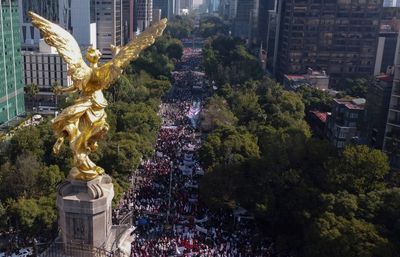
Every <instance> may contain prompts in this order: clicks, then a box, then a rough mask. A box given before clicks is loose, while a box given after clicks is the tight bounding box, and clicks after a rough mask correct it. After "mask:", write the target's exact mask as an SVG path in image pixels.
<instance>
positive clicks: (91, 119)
mask: <svg viewBox="0 0 400 257" xmlns="http://www.w3.org/2000/svg"><path fill="white" fill-rule="evenodd" d="M29 16H30V17H31V18H32V24H33V25H34V26H36V27H37V28H38V29H39V30H40V31H41V32H42V35H43V37H44V40H45V42H46V43H47V44H48V45H50V46H53V47H55V48H56V49H57V51H58V53H59V55H60V56H61V57H62V58H63V60H64V61H65V62H66V63H67V64H68V75H70V76H71V79H72V81H73V84H72V86H70V87H66V88H61V87H59V88H56V90H55V91H56V92H55V93H57V94H60V93H67V92H76V91H77V92H79V93H80V95H79V98H78V99H77V100H76V101H75V102H74V104H73V105H71V106H69V107H67V108H65V109H64V110H63V111H62V112H61V114H60V115H59V116H57V117H56V118H55V119H53V120H52V122H53V129H54V134H55V135H56V137H57V141H56V143H55V144H54V147H53V152H54V153H55V154H58V153H59V151H60V148H61V146H62V145H63V143H64V139H65V138H68V141H69V145H70V148H71V150H72V153H73V157H74V167H73V168H72V169H71V171H70V174H69V176H70V178H73V179H77V180H85V181H88V180H92V179H94V178H96V177H97V176H99V175H102V174H103V173H104V170H103V169H102V168H101V167H99V166H97V165H96V164H95V163H93V162H92V161H91V160H90V158H89V154H90V153H91V152H94V151H96V149H97V141H98V140H99V139H101V138H102V137H103V136H104V135H105V134H106V133H107V131H108V129H109V125H108V123H107V121H106V117H107V115H106V113H105V111H104V108H105V107H106V106H107V100H106V99H105V97H104V95H103V92H102V90H103V89H107V88H108V87H109V86H110V85H111V83H112V82H113V81H114V80H115V79H117V78H118V77H119V76H120V75H121V73H122V71H123V68H125V67H126V66H127V65H128V64H129V63H130V62H131V61H133V60H135V59H137V58H138V57H139V54H140V52H141V51H143V50H144V49H146V48H147V47H149V46H151V45H152V44H153V43H154V42H155V39H156V38H157V37H159V36H161V35H162V32H163V31H164V29H165V27H166V25H167V20H166V19H163V20H161V21H159V22H157V23H155V24H154V25H152V26H151V27H150V28H148V29H147V30H145V31H144V32H143V33H141V34H140V35H139V36H137V37H135V38H133V40H132V41H131V42H129V43H128V44H127V45H125V46H124V47H121V48H120V47H116V46H112V45H111V49H112V51H113V54H114V58H113V59H112V60H111V61H109V62H107V63H105V64H103V65H100V66H98V61H99V59H100V58H101V53H100V51H98V50H97V49H94V48H92V47H89V49H88V51H87V54H86V59H87V60H88V62H89V64H90V65H89V66H88V65H87V64H86V63H85V62H84V60H83V57H82V54H81V50H80V48H79V46H78V43H77V42H76V40H75V39H74V38H73V36H72V35H71V34H70V33H69V32H67V31H66V30H64V29H63V28H61V27H60V26H58V25H56V24H54V23H52V22H50V21H48V20H46V19H45V18H43V17H41V16H39V15H37V14H35V13H33V12H29Z"/></svg>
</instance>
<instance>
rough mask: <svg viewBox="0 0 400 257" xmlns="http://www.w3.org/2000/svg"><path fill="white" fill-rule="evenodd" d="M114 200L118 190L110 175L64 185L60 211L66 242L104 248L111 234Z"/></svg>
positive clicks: (59, 206) (58, 202)
mask: <svg viewBox="0 0 400 257" xmlns="http://www.w3.org/2000/svg"><path fill="white" fill-rule="evenodd" d="M113 197H114V187H113V184H112V182H111V178H110V177H109V176H108V175H103V176H99V177H97V178H95V179H93V180H91V181H79V180H72V179H70V180H66V181H65V182H64V183H62V184H61V185H60V186H59V187H58V195H57V208H58V210H59V215H60V218H59V226H60V230H61V238H62V241H63V243H64V244H66V245H69V244H78V245H82V244H84V245H87V246H91V247H97V248H104V247H105V246H106V241H107V239H108V238H109V237H110V235H111V226H112V220H111V218H112V212H111V204H112V199H113Z"/></svg>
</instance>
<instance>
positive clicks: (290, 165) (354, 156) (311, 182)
mask: <svg viewBox="0 0 400 257" xmlns="http://www.w3.org/2000/svg"><path fill="white" fill-rule="evenodd" d="M217 22H219V23H220V22H221V21H217ZM207 23H209V20H208V21H207ZM202 24H203V23H201V25H202ZM207 26H208V27H210V25H209V24H208V25H207ZM201 29H202V28H200V30H201ZM218 32H222V33H219V34H215V35H213V36H212V37H210V38H209V39H208V41H207V43H206V45H205V46H204V51H203V55H204V68H205V71H206V73H207V75H208V77H209V78H210V80H213V81H215V82H216V83H215V85H216V86H217V87H218V89H217V90H216V91H215V94H213V96H211V97H210V98H209V99H208V100H207V103H206V105H205V110H204V112H203V115H202V129H203V131H206V132H207V133H208V134H207V137H206V139H205V142H204V144H203V146H202V148H201V150H200V158H201V161H202V164H203V165H204V168H205V169H206V175H205V176H204V178H203V179H202V185H201V187H200V188H201V196H202V198H203V200H205V201H206V202H207V203H208V204H209V205H210V206H213V207H215V208H221V207H222V208H230V209H233V208H235V207H237V206H242V207H244V208H246V209H248V210H249V211H251V213H253V214H254V216H255V218H256V222H257V223H258V225H259V226H260V227H261V228H262V229H263V232H264V233H265V234H266V235H267V236H270V237H272V238H273V239H274V241H275V242H277V247H278V248H279V250H281V251H283V252H288V253H290V254H293V255H294V256H304V257H343V256H346V257H383V256H385V257H389V256H398V254H399V253H400V241H399V240H400V211H399V210H400V188H399V187H398V183H397V181H396V179H395V178H396V176H395V175H394V174H391V172H390V170H389V166H388V158H387V156H386V155H385V154H384V153H383V152H381V151H379V150H375V149H370V148H368V147H366V146H360V145H352V146H348V147H346V148H345V149H344V150H343V151H340V152H338V151H337V150H336V149H334V148H333V147H331V146H330V145H329V144H328V142H326V141H323V140H319V139H315V138H313V137H312V133H311V132H310V129H309V126H308V124H307V123H306V122H305V120H304V116H305V109H306V108H311V106H313V105H316V106H321V107H322V108H329V99H328V98H327V97H326V95H325V94H320V93H318V92H313V91H312V90H311V91H310V90H307V89H304V90H302V91H301V92H298V93H296V92H289V91H286V90H284V89H283V88H282V86H281V85H279V84H278V83H276V82H275V81H274V80H271V79H269V78H266V77H263V74H262V72H261V69H260V67H259V65H258V63H257V60H256V58H255V57H254V56H252V55H251V54H249V52H248V51H247V50H246V48H245V45H244V43H243V42H242V41H241V40H239V39H234V38H232V37H229V36H228V35H227V34H226V33H224V31H223V30H219V31H218ZM305 105H306V106H305Z"/></svg>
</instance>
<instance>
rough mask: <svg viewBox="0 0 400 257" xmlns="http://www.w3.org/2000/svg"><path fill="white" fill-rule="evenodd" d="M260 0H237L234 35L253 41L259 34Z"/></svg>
mask: <svg viewBox="0 0 400 257" xmlns="http://www.w3.org/2000/svg"><path fill="white" fill-rule="evenodd" d="M258 10H259V0H242V1H237V6H236V15H235V18H234V20H233V31H232V32H233V36H235V37H240V38H243V39H248V40H249V41H252V39H253V38H254V36H255V35H256V34H257V24H258Z"/></svg>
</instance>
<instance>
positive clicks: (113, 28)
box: [96, 0, 123, 61]
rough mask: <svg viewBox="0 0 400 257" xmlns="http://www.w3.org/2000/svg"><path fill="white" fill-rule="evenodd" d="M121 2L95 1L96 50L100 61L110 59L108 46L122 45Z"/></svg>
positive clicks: (114, 0)
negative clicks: (100, 55)
mask: <svg viewBox="0 0 400 257" xmlns="http://www.w3.org/2000/svg"><path fill="white" fill-rule="evenodd" d="M122 6H123V4H122V0H107V1H96V25H97V48H98V49H99V50H100V51H101V53H102V54H103V56H102V60H104V61H105V60H110V59H112V52H111V48H110V45H111V44H112V45H115V46H120V45H122V43H123V35H122V34H123V28H122V26H123V15H122V14H123V11H122Z"/></svg>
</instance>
